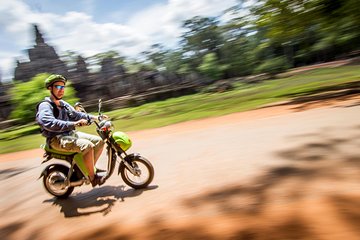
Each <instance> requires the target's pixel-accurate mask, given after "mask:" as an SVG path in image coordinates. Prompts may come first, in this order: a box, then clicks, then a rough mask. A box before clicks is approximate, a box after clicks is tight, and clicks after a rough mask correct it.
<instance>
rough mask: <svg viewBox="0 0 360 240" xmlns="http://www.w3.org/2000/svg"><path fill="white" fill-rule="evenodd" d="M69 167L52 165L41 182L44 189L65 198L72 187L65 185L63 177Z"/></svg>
mask: <svg viewBox="0 0 360 240" xmlns="http://www.w3.org/2000/svg"><path fill="white" fill-rule="evenodd" d="M68 172H69V168H68V167H66V166H63V165H54V167H52V168H50V169H49V171H47V172H46V173H45V174H44V177H43V183H44V187H45V189H46V191H47V192H48V193H50V194H51V195H53V196H55V197H57V198H67V197H68V196H69V195H70V194H71V193H72V192H73V191H74V187H67V186H65V179H66V178H67V174H68Z"/></svg>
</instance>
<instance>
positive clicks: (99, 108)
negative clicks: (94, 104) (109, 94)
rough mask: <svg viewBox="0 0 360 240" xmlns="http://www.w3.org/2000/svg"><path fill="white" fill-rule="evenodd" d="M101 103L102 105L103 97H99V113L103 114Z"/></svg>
mask: <svg viewBox="0 0 360 240" xmlns="http://www.w3.org/2000/svg"><path fill="white" fill-rule="evenodd" d="M101 105H102V102H101V98H100V99H99V115H101Z"/></svg>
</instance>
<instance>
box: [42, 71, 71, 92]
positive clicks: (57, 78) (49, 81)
mask: <svg viewBox="0 0 360 240" xmlns="http://www.w3.org/2000/svg"><path fill="white" fill-rule="evenodd" d="M54 82H63V83H65V84H66V82H67V79H66V78H65V77H64V76H63V75H59V74H51V75H50V76H48V77H47V78H46V79H45V88H46V89H47V88H48V87H50V86H51V85H52V84H53V83H54Z"/></svg>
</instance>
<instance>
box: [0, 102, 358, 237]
mask: <svg viewBox="0 0 360 240" xmlns="http://www.w3.org/2000/svg"><path fill="white" fill-rule="evenodd" d="M296 109H300V108H298V106H297V107H296V106H281V107H270V108H265V109H260V110H255V111H250V112H246V113H238V114H232V115H228V116H224V117H219V118H212V119H205V120H199V121H191V122H187V123H182V124H177V125H173V126H169V127H163V128H159V129H153V130H147V131H140V132H132V133H130V136H131V137H132V139H133V142H134V146H133V149H132V150H133V151H134V152H140V153H142V154H143V155H144V156H146V157H147V158H148V159H150V160H151V161H152V162H153V164H154V167H155V178H154V181H153V184H152V185H151V186H150V187H149V188H148V189H146V190H143V191H141V190H132V189H130V188H129V187H127V186H125V185H124V183H123V182H122V180H121V178H120V177H119V176H116V175H114V176H112V178H110V179H109V181H108V182H106V183H105V185H103V186H101V187H96V188H94V189H92V188H91V187H89V186H83V187H81V188H78V189H75V191H74V193H73V194H72V195H71V197H70V198H69V199H67V200H56V199H55V198H53V197H51V196H50V195H48V194H47V193H46V192H45V191H44V189H43V187H42V182H41V180H36V179H37V177H38V176H39V175H40V172H41V170H42V169H43V166H41V165H40V152H39V151H38V150H33V151H27V152H23V153H18V154H7V155H0V182H1V186H0V193H1V200H0V212H1V220H0V239H2V240H5V239H16V240H18V239H347V240H351V239H360V227H359V226H360V182H359V180H360V157H359V156H360V123H359V116H360V101H359V97H355V98H354V99H352V100H351V101H344V102H336V104H334V103H328V106H324V105H323V104H322V105H321V106H317V108H313V109H310V110H306V111H297V110H296ZM301 109H304V108H301ZM104 159H105V155H103V156H102V158H101V161H100V163H99V165H100V166H101V165H103V164H104Z"/></svg>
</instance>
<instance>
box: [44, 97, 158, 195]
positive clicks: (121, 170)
mask: <svg viewBox="0 0 360 240" xmlns="http://www.w3.org/2000/svg"><path fill="white" fill-rule="evenodd" d="M74 108H75V109H76V110H77V111H82V112H85V113H86V111H85V109H84V108H83V106H82V105H81V103H76V104H75V106H74ZM98 112H99V115H98V121H94V120H89V121H88V124H89V125H90V124H92V123H94V124H95V125H96V132H97V133H98V135H99V136H100V137H101V138H102V139H103V140H104V142H105V145H104V147H106V153H107V169H106V171H105V172H103V173H102V174H103V176H102V184H103V183H105V181H106V180H107V179H108V178H110V177H111V176H112V174H113V172H114V170H115V168H116V163H117V162H119V164H118V171H117V172H118V175H120V176H121V178H122V180H123V181H124V182H125V183H126V184H127V185H128V186H130V187H132V188H134V189H142V188H146V187H147V186H148V185H149V184H150V183H151V182H152V180H153V178H154V167H153V166H152V164H151V162H150V161H149V160H148V159H146V158H145V157H143V156H141V155H140V154H139V153H130V154H128V153H127V152H126V151H127V150H128V149H129V148H130V147H131V140H130V138H128V136H127V134H126V133H124V132H114V131H113V124H112V122H111V121H110V120H108V119H105V117H104V115H103V114H102V113H101V99H100V100H99V104H98ZM124 138H126V140H127V141H129V142H128V144H126V145H125V144H123V141H124ZM41 147H42V148H43V149H44V151H45V153H44V155H43V157H44V159H43V161H42V163H41V164H44V163H47V162H48V161H50V160H52V159H54V160H55V159H56V160H60V161H56V162H54V163H51V164H49V165H48V166H47V167H46V168H45V169H44V170H43V171H42V173H41V175H40V177H39V179H40V178H41V177H42V178H43V185H44V187H45V189H46V191H47V192H48V193H50V194H51V195H53V196H55V197H57V198H67V197H68V196H69V195H70V194H71V193H72V192H73V190H74V188H75V187H79V186H81V185H84V184H86V185H88V184H90V183H91V182H90V178H89V176H88V170H87V168H86V166H85V163H84V161H83V156H82V153H77V152H61V151H57V150H55V149H51V148H50V146H49V145H48V144H44V145H42V146H41Z"/></svg>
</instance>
